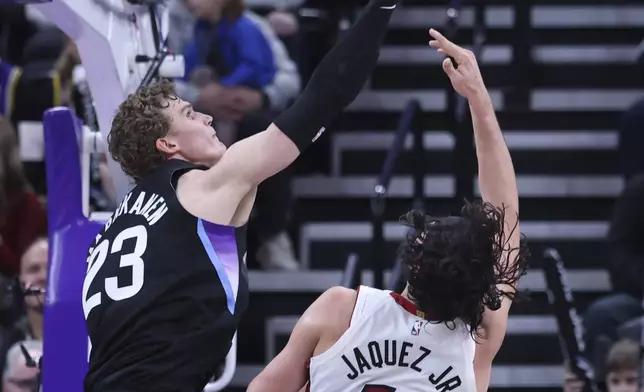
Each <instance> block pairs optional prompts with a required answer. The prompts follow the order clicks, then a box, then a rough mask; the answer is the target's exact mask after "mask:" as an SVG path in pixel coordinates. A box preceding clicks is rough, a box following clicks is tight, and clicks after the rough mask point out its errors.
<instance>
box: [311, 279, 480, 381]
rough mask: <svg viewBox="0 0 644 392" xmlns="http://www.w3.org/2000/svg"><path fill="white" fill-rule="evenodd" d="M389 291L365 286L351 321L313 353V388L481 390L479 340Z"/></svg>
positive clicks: (457, 326) (361, 288)
mask: <svg viewBox="0 0 644 392" xmlns="http://www.w3.org/2000/svg"><path fill="white" fill-rule="evenodd" d="M422 316H423V314H422V312H420V311H418V310H417V309H416V307H415V306H414V305H413V304H412V303H411V302H409V301H408V300H406V299H405V298H403V297H401V296H399V295H397V294H395V293H392V292H390V291H385V290H378V289H374V288H371V287H367V286H361V287H360V289H359V291H358V299H357V301H356V305H355V309H354V310H353V315H352V316H351V325H350V327H349V328H348V329H347V331H346V332H345V333H344V334H343V335H342V337H341V338H340V339H338V341H337V342H336V343H335V344H334V345H333V346H332V347H331V348H329V350H327V351H326V352H324V353H322V354H320V355H318V356H315V357H313V358H311V364H310V382H311V383H310V390H311V392H394V391H395V392H411V391H423V392H427V391H430V392H431V391H437V392H446V391H457V392H476V383H475V379H474V364H473V362H474V349H475V343H474V340H473V339H472V337H471V336H470V334H469V333H468V332H467V330H466V328H465V326H464V325H463V323H462V322H456V324H455V329H450V328H448V327H447V326H446V325H445V324H444V323H432V322H431V321H427V320H425V319H424V318H423V317H422Z"/></svg>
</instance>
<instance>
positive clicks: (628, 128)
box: [617, 99, 644, 180]
mask: <svg viewBox="0 0 644 392" xmlns="http://www.w3.org/2000/svg"><path fill="white" fill-rule="evenodd" d="M642 124H644V99H641V100H639V101H637V102H635V104H633V106H631V107H630V108H628V109H627V110H626V111H625V112H624V113H623V114H622V116H621V118H620V119H619V123H618V125H617V132H618V135H619V145H618V149H617V151H618V159H619V168H620V171H621V174H622V175H623V176H624V179H625V180H629V179H631V177H633V176H634V175H637V174H640V173H644V155H643V154H642V148H644V133H642V132H641V126H642Z"/></svg>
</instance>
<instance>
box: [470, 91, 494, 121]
mask: <svg viewBox="0 0 644 392" xmlns="http://www.w3.org/2000/svg"><path fill="white" fill-rule="evenodd" d="M468 103H469V105H470V110H471V111H472V112H473V113H475V114H478V115H482V114H487V113H489V112H491V113H494V105H493V104H492V97H490V93H488V91H487V89H486V88H485V87H483V88H481V89H479V90H477V91H476V92H474V93H473V94H472V95H471V96H470V97H469V99H468Z"/></svg>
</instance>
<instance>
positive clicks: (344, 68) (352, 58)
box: [212, 0, 398, 190]
mask: <svg viewBox="0 0 644 392" xmlns="http://www.w3.org/2000/svg"><path fill="white" fill-rule="evenodd" d="M397 1H398V0H371V2H370V3H369V5H368V6H367V8H366V9H365V12H364V13H363V15H362V16H361V17H360V19H359V20H358V21H357V22H356V23H355V24H354V25H353V27H352V28H351V30H350V31H349V32H348V33H347V35H346V36H345V37H344V38H342V39H341V40H340V41H339V42H338V43H337V44H336V45H335V46H334V47H333V49H331V51H330V52H329V53H328V54H327V55H326V56H325V57H324V59H323V60H322V61H321V62H320V64H319V65H318V67H317V68H316V70H315V72H314V73H313V75H312V77H311V80H310V81H309V83H308V84H307V86H306V88H305V89H304V91H303V92H302V94H301V95H300V97H299V98H298V99H297V100H296V101H295V103H294V104H293V105H292V106H291V107H290V108H289V109H287V110H286V111H285V112H284V113H282V114H281V115H280V116H279V117H278V118H276V119H275V121H274V123H273V124H271V125H270V126H269V128H268V129H267V130H266V131H264V132H261V133H259V134H256V135H254V136H252V137H249V138H247V139H245V140H243V141H241V142H239V143H236V144H235V145H233V146H232V147H231V148H230V149H229V151H228V152H226V154H224V157H223V158H222V160H221V162H219V163H218V164H217V165H215V167H213V169H212V173H213V176H214V178H215V181H214V183H215V184H216V186H217V187H218V186H220V185H222V182H223V184H234V185H235V186H236V187H239V188H240V189H242V190H245V189H250V188H251V187H253V186H255V185H257V184H258V183H260V182H262V181H263V180H265V179H266V178H268V177H271V176H273V175H275V174H276V173H278V172H280V171H281V170H283V169H284V168H286V167H287V166H288V165H290V164H291V163H292V162H293V161H294V160H295V159H296V158H297V157H298V155H299V154H300V152H301V151H303V150H304V149H305V148H306V147H307V146H308V145H310V144H311V143H312V142H314V141H315V140H316V139H317V137H318V136H319V135H320V133H321V130H322V129H323V128H324V127H326V126H328V125H329V123H330V122H331V121H333V120H334V119H335V118H336V117H337V116H338V115H339V114H340V113H341V112H342V110H344V108H345V107H347V106H348V105H349V104H350V103H351V102H353V100H354V99H355V98H356V97H357V96H358V93H359V92H360V91H361V90H362V87H363V86H364V84H365V82H366V80H367V78H368V77H369V75H370V74H371V71H372V70H373V68H374V67H375V66H376V64H377V61H378V56H379V52H380V44H381V42H382V40H383V39H384V36H385V33H386V32H387V26H388V24H389V20H390V18H391V14H392V12H393V10H394V8H395V4H396V2H397ZM392 4H393V5H394V6H393V7H391V5H392ZM385 5H387V7H385Z"/></svg>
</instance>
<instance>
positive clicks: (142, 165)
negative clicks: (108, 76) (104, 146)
mask: <svg viewBox="0 0 644 392" xmlns="http://www.w3.org/2000/svg"><path fill="white" fill-rule="evenodd" d="M176 99H178V98H177V93H176V91H175V89H174V85H173V84H172V83H171V82H170V81H168V80H165V79H161V80H159V81H157V82H154V83H152V84H150V85H148V86H144V87H143V88H141V89H139V90H138V91H137V92H136V93H134V94H130V95H129V96H128V97H127V99H126V100H125V101H124V102H123V103H122V104H121V105H120V106H119V110H118V112H117V113H116V116H115V117H114V120H113V121H112V129H111V130H110V134H109V135H108V137H107V143H108V146H109V151H110V155H112V158H113V159H114V160H115V161H116V162H118V163H119V164H120V165H121V169H123V171H124V172H125V174H127V175H128V176H130V177H132V178H133V179H134V181H137V182H138V181H139V180H140V179H141V177H142V176H143V175H144V174H145V173H146V172H147V171H149V170H150V169H152V168H154V167H155V166H158V165H160V164H161V163H163V162H165V160H166V159H167V157H166V156H165V155H164V154H163V153H162V152H160V151H159V150H157V148H156V141H157V139H159V138H162V137H164V136H166V135H167V134H168V131H169V130H170V118H169V117H168V116H167V115H166V114H164V113H163V109H165V108H167V107H168V106H169V105H170V101H172V100H176Z"/></svg>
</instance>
